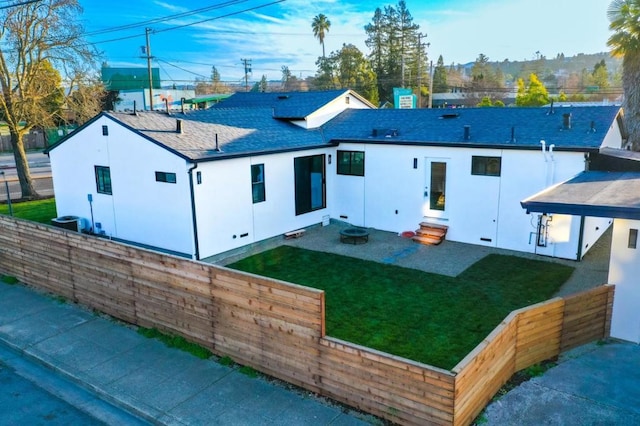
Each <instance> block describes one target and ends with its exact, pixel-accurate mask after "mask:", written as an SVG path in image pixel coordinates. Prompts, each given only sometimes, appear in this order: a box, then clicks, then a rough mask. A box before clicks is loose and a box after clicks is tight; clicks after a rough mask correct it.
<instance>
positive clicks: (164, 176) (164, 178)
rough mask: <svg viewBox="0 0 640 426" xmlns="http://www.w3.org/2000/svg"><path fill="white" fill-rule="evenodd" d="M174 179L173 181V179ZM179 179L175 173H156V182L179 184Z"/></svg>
mask: <svg viewBox="0 0 640 426" xmlns="http://www.w3.org/2000/svg"><path fill="white" fill-rule="evenodd" d="M172 178H173V179H172ZM177 181H178V178H177V176H176V174H175V173H173V172H156V182H163V183H174V184H175V183H177Z"/></svg>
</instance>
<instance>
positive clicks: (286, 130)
mask: <svg viewBox="0 0 640 426" xmlns="http://www.w3.org/2000/svg"><path fill="white" fill-rule="evenodd" d="M618 118H619V109H618V108H617V107H602V106H601V107H581V108H565V109H555V110H554V109H553V108H469V109H459V110H444V109H439V110H436V109H431V110H425V109H419V110H377V109H374V108H373V107H372V105H371V104H369V103H368V102H367V101H366V100H364V99H363V98H361V97H360V96H359V95H357V94H356V93H354V92H352V91H331V92H300V93H238V94H235V95H234V96H232V97H230V98H228V99H227V100H225V101H223V102H221V103H220V104H218V105H217V106H216V107H214V108H211V109H209V110H205V111H193V112H191V111H189V112H186V113H185V114H181V113H178V114H172V115H169V114H167V113H164V112H156V113H138V114H119V113H111V112H105V113H102V114H100V115H99V116H97V117H95V118H94V119H93V120H92V121H90V122H89V123H87V124H85V125H84V126H83V127H82V128H80V129H78V130H77V131H75V132H74V133H73V134H71V135H70V136H68V137H67V138H65V139H63V140H62V141H61V142H60V143H58V144H56V145H55V146H53V147H52V148H50V149H49V150H48V152H49V155H50V157H51V167H52V173H53V181H54V191H55V194H56V206H57V209H58V214H59V215H61V216H63V215H75V216H79V217H81V218H84V219H85V222H86V224H87V227H88V228H91V229H92V230H93V231H94V232H96V233H99V234H103V235H105V236H109V237H111V238H115V239H120V240H124V241H128V242H133V243H137V244H142V245H147V246H151V247H155V248H158V249H162V250H166V251H170V252H173V253H177V254H181V255H184V256H188V257H192V258H195V259H202V258H206V257H209V256H213V255H216V254H219V253H223V252H225V251H228V250H231V249H234V248H238V247H241V246H244V245H247V244H251V243H254V242H257V241H261V240H264V239H267V238H270V237H274V236H277V235H281V234H283V233H285V232H288V231H291V230H294V229H298V228H303V227H306V226H311V225H314V224H318V223H320V222H323V221H325V220H326V219H328V218H332V219H337V220H343V221H347V222H349V223H351V224H353V225H356V226H364V227H372V228H377V229H381V230H386V231H392V232H402V231H407V230H414V229H416V228H417V227H418V224H419V223H420V222H423V221H427V222H433V223H437V224H444V225H447V226H448V227H449V232H448V234H447V239H449V240H454V241H460V242H466V243H472V244H481V245H487V246H492V247H501V248H508V249H514V250H519V251H527V252H535V253H540V254H544V255H549V256H557V257H563V258H568V259H580V258H581V257H582V256H583V255H584V254H585V253H586V252H587V251H588V250H589V248H590V247H591V246H592V245H593V243H594V242H595V241H596V240H597V238H598V237H599V236H600V235H601V234H602V233H603V232H604V231H605V230H606V228H607V227H608V226H609V224H610V222H611V219H609V218H598V217H590V216H584V215H576V214H573V215H568V214H553V215H551V214H546V215H543V214H539V215H532V214H527V213H526V212H525V211H523V210H522V209H521V207H520V204H519V202H520V200H522V199H524V198H526V197H527V196H529V195H530V194H532V193H536V192H538V191H540V190H542V189H545V188H547V187H549V186H551V185H553V184H555V183H557V182H561V181H564V180H566V179H569V178H571V177H572V176H575V175H576V174H578V173H580V172H582V171H584V170H585V169H586V168H588V165H589V162H590V160H591V159H592V158H593V157H596V156H598V155H601V154H600V149H601V148H603V147H611V148H621V147H622V144H623V135H622V131H621V127H620V125H619V119H618ZM89 199H91V201H89Z"/></svg>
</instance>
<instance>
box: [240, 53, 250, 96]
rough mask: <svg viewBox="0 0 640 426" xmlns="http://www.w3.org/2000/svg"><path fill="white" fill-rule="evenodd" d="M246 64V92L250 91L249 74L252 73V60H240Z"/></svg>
mask: <svg viewBox="0 0 640 426" xmlns="http://www.w3.org/2000/svg"><path fill="white" fill-rule="evenodd" d="M240 60H241V61H242V63H243V64H244V91H245V92H248V91H249V73H250V72H251V59H240Z"/></svg>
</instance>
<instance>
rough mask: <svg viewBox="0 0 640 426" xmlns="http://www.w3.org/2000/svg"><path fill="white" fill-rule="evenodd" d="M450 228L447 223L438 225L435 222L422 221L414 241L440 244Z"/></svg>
mask: <svg viewBox="0 0 640 426" xmlns="http://www.w3.org/2000/svg"><path fill="white" fill-rule="evenodd" d="M448 229H449V227H448V226H446V225H437V224H435V223H427V222H421V223H420V229H418V230H416V235H415V237H413V238H412V240H413V241H415V242H416V243H420V244H426V245H438V244H440V243H441V242H442V241H444V237H445V236H446V235H447V230H448Z"/></svg>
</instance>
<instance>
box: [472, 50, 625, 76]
mask: <svg viewBox="0 0 640 426" xmlns="http://www.w3.org/2000/svg"><path fill="white" fill-rule="evenodd" d="M603 59H604V62H605V64H607V71H609V73H610V74H615V73H617V72H621V71H622V59H620V58H613V57H611V55H610V54H609V53H607V52H602V53H593V54H584V53H580V54H578V55H576V56H569V57H565V56H564V55H562V54H558V55H557V56H556V57H555V58H551V59H550V58H545V57H541V58H540V59H536V60H531V61H508V60H505V61H503V62H492V63H491V64H492V65H493V66H495V67H497V68H500V70H501V71H502V72H503V73H504V74H505V75H511V76H514V77H516V76H522V74H523V73H525V74H529V73H531V72H536V73H537V74H549V73H551V74H558V73H568V74H571V73H581V72H582V70H584V69H586V70H587V71H589V72H591V71H593V67H594V66H595V65H596V64H597V63H599V62H600V61H602V60H603ZM470 65H471V66H473V63H471V64H470ZM541 71H542V72H541Z"/></svg>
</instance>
